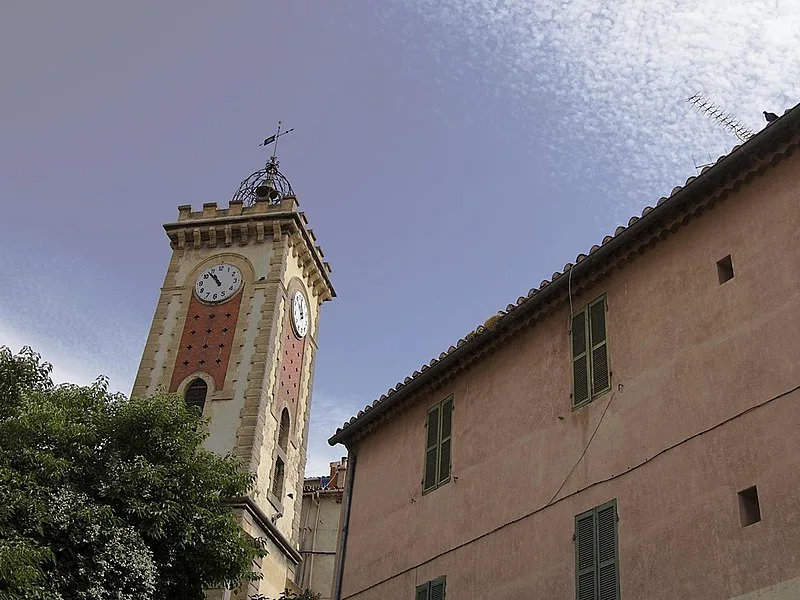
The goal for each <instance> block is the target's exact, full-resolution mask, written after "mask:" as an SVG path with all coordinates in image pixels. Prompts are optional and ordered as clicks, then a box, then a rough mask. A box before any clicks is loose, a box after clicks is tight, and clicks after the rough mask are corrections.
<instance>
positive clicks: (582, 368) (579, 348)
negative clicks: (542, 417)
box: [572, 310, 589, 406]
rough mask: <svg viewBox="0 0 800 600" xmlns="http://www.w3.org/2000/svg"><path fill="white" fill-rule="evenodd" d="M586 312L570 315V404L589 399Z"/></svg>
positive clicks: (574, 404) (575, 404)
mask: <svg viewBox="0 0 800 600" xmlns="http://www.w3.org/2000/svg"><path fill="white" fill-rule="evenodd" d="M586 337H587V331H586V311H585V310H582V311H580V312H577V313H575V314H574V315H572V404H573V406H577V405H578V404H580V403H581V402H586V401H587V400H588V399H589V353H588V352H587V340H586Z"/></svg>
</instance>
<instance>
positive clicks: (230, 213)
mask: <svg viewBox="0 0 800 600" xmlns="http://www.w3.org/2000/svg"><path fill="white" fill-rule="evenodd" d="M164 229H165V230H166V233H167V237H168V238H169V241H170V246H171V248H172V257H171V259H170V262H169V267H168V269H167V274H166V277H165V278H164V286H163V287H162V288H161V295H160V297H159V300H158V304H157V306H156V311H155V316H154V317H153V324H152V326H151V327H150V334H149V335H148V337H147V342H146V344H145V348H144V355H143V357H142V362H141V365H140V366H139V371H138V373H137V375H136V381H135V383H134V387H133V395H134V396H145V395H149V394H152V393H154V392H156V390H157V389H158V388H163V389H167V390H169V391H171V392H177V393H178V394H180V395H182V396H183V397H184V398H185V399H186V401H187V402H188V403H190V404H194V405H197V406H199V407H200V408H201V410H202V412H203V416H204V417H205V418H207V419H209V422H210V424H209V432H210V435H209V437H208V439H207V440H206V445H207V447H208V448H209V449H211V450H213V451H216V452H219V453H221V454H224V453H227V452H233V453H234V454H235V455H236V456H237V457H239V458H240V459H241V460H242V462H243V464H244V465H245V467H246V468H247V469H248V470H249V471H250V472H252V473H253V474H255V476H256V486H255V488H254V490H253V492H252V493H251V496H250V497H247V498H240V499H233V500H232V504H233V506H234V509H235V511H236V513H237V515H238V516H239V517H240V519H241V522H242V527H243V528H244V529H245V531H247V532H248V533H249V534H251V535H252V536H254V537H260V538H265V539H266V540H268V548H267V550H268V553H269V554H268V555H267V556H266V557H265V558H264V559H263V560H262V561H261V564H258V565H256V566H255V568H257V569H259V570H260V571H261V573H262V574H263V579H262V580H261V581H260V582H256V583H255V584H253V585H251V586H250V589H249V590H242V591H241V592H240V594H239V595H240V596H241V597H249V595H250V594H254V593H262V594H265V595H266V596H267V597H277V596H278V595H279V594H280V592H281V591H283V589H284V588H285V587H287V586H288V587H292V582H293V581H294V576H295V573H296V567H297V565H298V563H299V561H300V554H299V552H298V543H299V529H300V507H301V504H302V497H303V493H302V492H303V489H302V488H303V476H304V470H305V464H306V446H307V442H308V440H307V435H308V417H309V408H310V405H311V382H312V376H313V372H314V357H315V355H316V351H317V330H318V324H319V313H320V307H321V305H322V303H323V302H324V301H326V300H330V299H331V298H333V297H334V296H335V295H336V294H335V292H334V289H333V286H332V285H331V280H330V272H331V269H330V266H329V265H328V263H327V262H325V261H324V260H323V253H322V249H321V248H320V247H319V246H318V245H317V244H316V240H315V238H314V233H313V231H312V230H311V229H309V227H308V221H307V220H306V217H305V215H304V214H303V213H302V212H300V211H298V202H297V199H296V198H295V195H294V193H293V191H292V188H291V185H289V182H288V181H287V180H286V178H285V177H284V176H283V175H282V174H281V173H280V171H279V170H278V162H277V161H276V160H275V158H274V156H273V158H272V159H271V160H270V162H269V163H267V166H266V168H265V169H263V170H261V171H257V172H256V173H253V174H252V175H251V176H250V177H248V178H247V179H245V180H244V181H243V182H242V185H241V187H240V188H239V191H238V192H237V193H236V195H235V196H234V198H233V200H232V201H231V202H230V204H229V206H228V208H218V207H217V205H216V203H209V204H203V209H202V210H201V211H196V212H193V211H192V207H191V206H180V207H178V220H177V222H175V223H169V224H167V225H164ZM234 596H235V595H234V594H233V593H232V592H228V591H221V590H220V591H218V592H214V591H211V592H209V597H210V598H225V599H228V598H234Z"/></svg>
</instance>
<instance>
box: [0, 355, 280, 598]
mask: <svg viewBox="0 0 800 600" xmlns="http://www.w3.org/2000/svg"><path fill="white" fill-rule="evenodd" d="M50 372H51V367H50V365H48V364H47V363H43V362H42V361H41V358H40V357H39V355H37V354H35V353H34V352H33V351H31V350H30V349H28V348H26V349H23V350H22V351H21V352H20V353H19V354H18V355H12V354H11V352H10V351H9V350H8V348H5V347H0V600H6V599H8V600H16V599H17V598H20V599H21V598H26V599H27V598H33V599H43V600H56V599H60V598H64V599H67V598H70V599H71V598H79V599H83V598H86V599H98V600H102V599H106V598H109V599H111V598H113V599H115V600H125V599H128V598H130V599H131V600H133V599H134V598H136V599H143V600H147V599H149V598H153V597H154V593H155V590H156V589H158V593H159V598H164V599H168V600H171V599H173V598H174V599H176V600H177V599H179V598H180V599H181V600H183V599H188V600H192V599H197V600H200V599H201V598H203V589H204V588H205V587H212V586H228V587H233V586H235V585H236V584H237V583H239V582H240V581H241V580H243V579H248V578H252V577H253V575H252V574H251V565H252V561H253V560H254V559H255V558H256V557H258V556H263V555H264V554H265V552H264V550H263V548H262V546H261V545H260V544H258V543H254V541H253V540H252V539H251V538H250V537H249V536H247V535H246V534H245V533H244V532H243V531H242V529H241V527H240V526H239V524H238V523H237V521H236V519H235V518H234V515H233V514H232V512H231V510H230V509H228V508H226V507H224V506H223V505H222V504H221V503H220V499H221V498H225V497H238V496H243V495H245V494H246V493H247V492H248V491H249V489H250V487H251V486H252V481H253V478H252V476H250V475H248V474H247V473H244V472H242V470H241V469H240V468H239V465H238V464H237V463H236V461H235V460H234V459H233V458H232V457H220V456H217V455H215V454H213V453H211V452H209V451H207V450H205V449H203V448H202V447H201V444H202V442H203V440H204V439H205V437H206V428H205V424H204V422H203V421H202V419H201V418H200V415H199V414H198V412H197V411H194V410H191V409H188V408H187V407H186V406H185V405H184V403H183V402H182V400H181V399H179V398H177V397H175V396H173V395H169V394H159V395H156V396H153V397H150V398H142V399H134V400H130V401H128V400H126V399H125V398H124V397H122V396H120V395H115V394H110V393H109V392H108V390H107V385H106V381H105V380H104V379H98V380H97V381H96V382H95V383H94V384H93V385H91V386H85V387H81V386H75V385H59V386H54V385H53V383H52V381H51V380H50Z"/></svg>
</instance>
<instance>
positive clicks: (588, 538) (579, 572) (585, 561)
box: [575, 509, 597, 600]
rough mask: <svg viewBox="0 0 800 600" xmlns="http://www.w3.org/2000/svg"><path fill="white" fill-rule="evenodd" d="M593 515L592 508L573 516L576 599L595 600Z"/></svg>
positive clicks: (594, 514) (595, 571) (595, 551)
mask: <svg viewBox="0 0 800 600" xmlns="http://www.w3.org/2000/svg"><path fill="white" fill-rule="evenodd" d="M595 517H596V513H595V510H594V509H592V510H590V511H587V512H585V513H583V514H581V515H578V516H577V517H575V571H576V573H575V590H576V593H575V597H576V598H577V600H597V595H596V591H597V564H596V560H595V558H596V556H597V548H596V547H595V535H594V532H595Z"/></svg>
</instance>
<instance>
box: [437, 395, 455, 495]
mask: <svg viewBox="0 0 800 600" xmlns="http://www.w3.org/2000/svg"><path fill="white" fill-rule="evenodd" d="M452 419H453V400H452V399H450V400H445V401H444V402H443V403H442V426H441V436H442V437H441V439H442V441H441V446H440V448H441V451H440V452H439V483H442V482H444V481H447V480H448V479H450V446H451V433H452Z"/></svg>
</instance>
